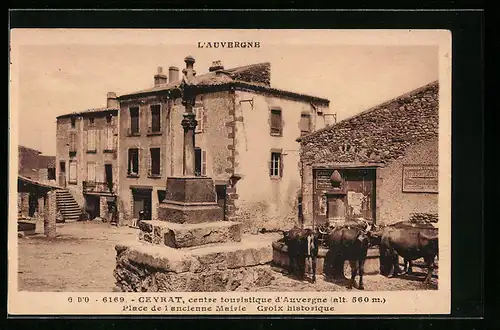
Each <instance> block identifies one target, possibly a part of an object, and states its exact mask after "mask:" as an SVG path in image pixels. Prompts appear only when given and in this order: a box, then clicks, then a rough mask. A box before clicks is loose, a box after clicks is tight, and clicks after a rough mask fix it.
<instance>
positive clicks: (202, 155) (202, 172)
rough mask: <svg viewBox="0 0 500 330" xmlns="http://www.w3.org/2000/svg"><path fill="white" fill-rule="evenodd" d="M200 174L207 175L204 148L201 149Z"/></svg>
mask: <svg viewBox="0 0 500 330" xmlns="http://www.w3.org/2000/svg"><path fill="white" fill-rule="evenodd" d="M201 175H202V176H206V175H207V152H206V151H205V150H202V151H201Z"/></svg>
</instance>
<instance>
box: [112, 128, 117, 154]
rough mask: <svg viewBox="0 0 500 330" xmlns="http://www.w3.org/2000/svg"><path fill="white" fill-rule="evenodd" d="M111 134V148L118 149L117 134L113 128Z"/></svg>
mask: <svg viewBox="0 0 500 330" xmlns="http://www.w3.org/2000/svg"><path fill="white" fill-rule="evenodd" d="M112 134H113V150H117V149H118V134H117V133H116V130H115V129H113V130H112Z"/></svg>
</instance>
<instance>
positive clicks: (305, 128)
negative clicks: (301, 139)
mask: <svg viewBox="0 0 500 330" xmlns="http://www.w3.org/2000/svg"><path fill="white" fill-rule="evenodd" d="M299 126H300V135H301V136H302V135H306V134H309V133H310V132H311V115H310V114H308V113H302V114H301V115H300V124H299Z"/></svg>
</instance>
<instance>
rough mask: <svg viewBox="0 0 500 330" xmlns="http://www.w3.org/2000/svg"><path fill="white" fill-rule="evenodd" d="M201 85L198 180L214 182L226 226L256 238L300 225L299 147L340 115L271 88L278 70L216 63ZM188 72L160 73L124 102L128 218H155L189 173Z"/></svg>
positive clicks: (123, 194)
mask: <svg viewBox="0 0 500 330" xmlns="http://www.w3.org/2000/svg"><path fill="white" fill-rule="evenodd" d="M208 71H209V72H208V73H206V74H202V75H197V76H196V77H195V79H194V84H195V88H196V94H197V97H196V104H195V108H194V111H195V113H196V120H197V121H198V125H197V127H196V132H195V146H196V148H195V159H196V175H201V176H209V177H211V178H213V179H214V181H215V184H216V192H217V197H218V203H219V205H220V206H221V207H222V208H223V209H224V210H225V212H224V219H225V220H230V219H235V218H236V219H237V220H238V221H242V222H244V224H246V226H245V229H246V230H247V231H252V230H255V229H259V228H266V227H267V228H270V227H277V226H281V225H282V224H283V223H288V224H289V225H290V226H291V225H293V224H294V223H296V221H297V217H298V209H299V203H300V199H299V196H300V194H299V192H300V174H299V169H300V168H299V150H298V146H297V143H296V142H295V140H296V139H297V137H299V136H300V135H301V134H307V133H310V132H312V131H314V130H316V129H319V128H322V127H324V126H325V125H327V124H328V123H329V122H328V120H330V118H332V116H328V115H330V113H329V111H328V109H329V108H328V105H329V101H328V100H326V99H323V98H319V97H314V96H309V95H303V94H298V93H293V92H289V91H283V90H279V89H275V88H272V87H271V85H270V65H269V63H260V64H254V65H249V66H244V67H238V68H233V69H224V67H223V66H222V64H221V63H220V62H214V63H213V65H212V66H211V67H210V68H208ZM180 83H181V80H180V77H179V69H177V68H175V67H170V68H169V72H168V76H167V75H165V74H163V72H162V69H161V68H159V70H158V73H157V74H156V75H155V76H154V84H155V86H154V87H153V88H150V89H147V90H143V91H139V92H135V93H132V94H127V95H122V96H120V97H119V99H120V125H119V126H120V129H119V141H120V142H119V155H120V157H119V158H120V161H119V167H120V169H119V172H120V179H119V196H120V203H119V212H120V221H121V222H122V223H123V224H128V223H130V222H131V220H132V219H133V218H138V216H139V212H140V211H141V210H143V211H144V212H145V216H146V217H147V218H151V219H156V217H157V207H158V205H159V203H160V202H161V201H162V200H163V198H164V195H165V189H166V187H165V185H166V178H167V177H168V176H178V175H182V170H183V164H182V162H183V159H182V148H183V128H182V126H181V121H182V119H183V116H182V112H183V108H184V107H183V105H182V104H181V95H180V91H179V89H178V87H179V86H180Z"/></svg>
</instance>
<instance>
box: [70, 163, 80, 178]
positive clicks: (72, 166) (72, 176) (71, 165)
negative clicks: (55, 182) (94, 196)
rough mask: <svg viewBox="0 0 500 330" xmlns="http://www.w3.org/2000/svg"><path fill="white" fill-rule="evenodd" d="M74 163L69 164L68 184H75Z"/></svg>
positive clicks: (75, 169) (75, 172)
mask: <svg viewBox="0 0 500 330" xmlns="http://www.w3.org/2000/svg"><path fill="white" fill-rule="evenodd" d="M76 165H77V164H76V161H74V160H73V161H70V162H69V183H77V177H78V176H77V166H76Z"/></svg>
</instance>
